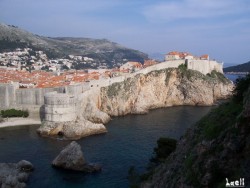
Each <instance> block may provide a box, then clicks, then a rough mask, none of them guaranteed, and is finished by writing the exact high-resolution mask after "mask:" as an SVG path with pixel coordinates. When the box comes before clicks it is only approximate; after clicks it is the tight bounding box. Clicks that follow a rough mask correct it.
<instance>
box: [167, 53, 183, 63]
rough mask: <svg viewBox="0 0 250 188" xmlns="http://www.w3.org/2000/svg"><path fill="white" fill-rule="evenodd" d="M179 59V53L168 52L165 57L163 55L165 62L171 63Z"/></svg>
mask: <svg viewBox="0 0 250 188" xmlns="http://www.w3.org/2000/svg"><path fill="white" fill-rule="evenodd" d="M178 59H180V54H179V52H175V51H174V52H169V53H167V55H165V61H172V60H178Z"/></svg>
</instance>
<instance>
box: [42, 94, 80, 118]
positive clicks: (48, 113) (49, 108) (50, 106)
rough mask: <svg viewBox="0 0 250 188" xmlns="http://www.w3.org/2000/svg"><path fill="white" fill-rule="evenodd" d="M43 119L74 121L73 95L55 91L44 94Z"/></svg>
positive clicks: (74, 106) (74, 102) (74, 104)
mask: <svg viewBox="0 0 250 188" xmlns="http://www.w3.org/2000/svg"><path fill="white" fill-rule="evenodd" d="M44 105H45V111H44V112H45V121H56V122H65V121H74V120H75V119H76V100H75V96H73V95H69V94H66V93H57V92H56V91H54V92H50V93H46V94H45V95H44Z"/></svg>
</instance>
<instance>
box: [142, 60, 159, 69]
mask: <svg viewBox="0 0 250 188" xmlns="http://www.w3.org/2000/svg"><path fill="white" fill-rule="evenodd" d="M156 63H157V62H156V61H155V60H151V59H149V60H145V61H144V63H143V67H144V68H146V67H149V66H152V65H155V64H156Z"/></svg>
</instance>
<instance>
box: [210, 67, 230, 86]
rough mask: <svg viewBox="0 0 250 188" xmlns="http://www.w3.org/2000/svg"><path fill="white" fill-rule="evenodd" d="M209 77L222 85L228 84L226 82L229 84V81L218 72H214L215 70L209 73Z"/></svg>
mask: <svg viewBox="0 0 250 188" xmlns="http://www.w3.org/2000/svg"><path fill="white" fill-rule="evenodd" d="M211 77H212V78H217V79H218V80H220V81H221V82H223V83H225V84H226V83H228V82H230V80H228V79H227V78H226V77H225V76H224V74H222V73H220V72H217V71H215V70H213V71H212V72H211Z"/></svg>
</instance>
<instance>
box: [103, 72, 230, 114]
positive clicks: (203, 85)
mask: <svg viewBox="0 0 250 188" xmlns="http://www.w3.org/2000/svg"><path fill="white" fill-rule="evenodd" d="M232 88H233V85H232V83H231V82H230V81H229V80H227V79H226V78H224V77H223V75H222V74H220V73H215V72H214V73H213V75H212V76H205V75H203V74H201V73H200V72H198V71H194V70H186V69H173V68H170V69H164V70H159V71H153V72H150V73H148V74H146V75H144V74H139V75H137V76H135V77H134V78H129V79H127V80H125V81H124V82H122V83H115V84H112V85H111V86H109V87H104V88H101V106H100V109H101V110H102V111H104V112H106V113H108V114H109V115H111V116H119V115H125V114H128V113H133V114H142V113H147V112H148V110H149V109H153V108H161V107H168V106H174V105H212V104H213V103H214V102H215V100H217V99H224V98H226V97H228V96H229V95H230V94H231V91H232Z"/></svg>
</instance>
